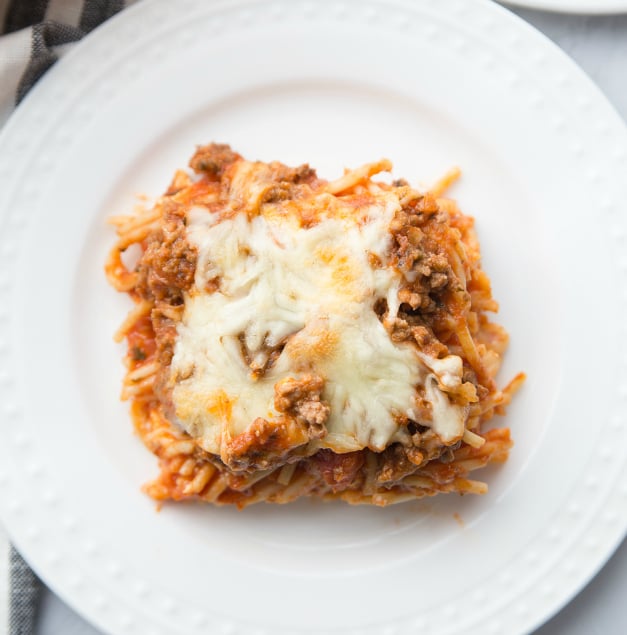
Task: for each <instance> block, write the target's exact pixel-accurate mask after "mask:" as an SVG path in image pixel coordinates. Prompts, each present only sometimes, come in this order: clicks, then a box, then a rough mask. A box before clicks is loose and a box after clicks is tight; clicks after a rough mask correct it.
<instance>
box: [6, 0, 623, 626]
mask: <svg viewBox="0 0 627 635" xmlns="http://www.w3.org/2000/svg"><path fill="white" fill-rule="evenodd" d="M210 140H219V141H228V142H230V143H231V144H232V145H233V146H234V147H235V148H236V149H238V150H239V151H240V152H242V153H243V154H244V155H245V156H248V157H259V158H262V159H266V160H268V159H280V160H282V161H285V162H287V163H298V162H303V161H310V162H311V163H312V165H314V166H317V167H318V168H319V171H320V173H321V174H323V175H325V176H328V177H333V176H336V175H338V174H339V173H340V171H341V169H342V167H343V166H345V165H356V164H358V163H360V162H363V161H367V160H371V159H376V158H378V157H380V156H382V155H385V156H389V157H390V158H392V159H394V161H395V165H396V168H395V174H397V175H399V176H400V175H403V176H406V177H408V178H410V179H419V180H421V181H424V182H429V181H431V180H433V179H434V178H435V177H437V176H438V175H440V174H441V173H442V172H443V170H444V169H446V168H447V167H449V166H451V165H452V164H459V165H461V166H462V167H463V169H464V178H463V182H462V183H460V184H459V185H458V186H456V187H455V190H454V192H453V194H454V195H455V196H456V197H457V198H458V200H459V201H460V204H461V206H462V208H463V209H464V210H465V211H466V212H468V213H471V214H474V215H475V216H476V218H477V224H478V230H479V233H480V238H481V241H482V245H483V252H484V263H485V267H486V269H487V271H488V272H489V273H490V274H491V276H492V279H493V283H494V291H495V295H496V297H497V298H498V299H499V300H500V301H501V305H502V312H501V315H500V321H501V322H502V323H503V324H505V325H506V326H507V327H508V329H509V330H510V332H511V336H512V345H511V348H510V351H509V353H508V356H507V361H506V365H505V368H504V372H503V375H502V377H503V380H505V379H506V378H508V377H509V376H511V375H512V374H513V372H515V371H517V370H519V369H522V370H525V371H526V372H527V373H528V375H529V380H528V382H527V384H526V386H525V387H524V389H523V391H522V392H521V394H519V395H518V396H517V398H516V400H515V403H514V404H513V406H512V407H511V409H510V412H509V415H508V417H507V424H508V425H510V426H511V428H512V431H513V435H514V437H515V439H516V446H515V449H514V451H513V453H512V456H511V460H510V461H509V462H508V463H507V464H506V465H505V466H503V467H502V468H498V469H491V470H489V471H486V473H485V477H486V478H487V479H488V480H489V483H490V493H489V494H488V495H486V496H485V497H481V498H476V497H464V498H460V497H453V496H450V497H440V498H439V499H433V500H430V501H426V502H417V503H415V504H408V505H403V506H397V507H391V508H387V509H369V508H350V507H348V506H344V505H342V504H337V505H336V504H328V505H324V504H316V503H310V502H301V503H298V504H295V505H291V506H285V507H273V506H258V507H256V508H251V509H247V510H245V511H244V512H238V511H237V510H234V509H224V508H222V509H214V508H210V507H194V506H186V505H179V506H166V507H165V508H164V509H163V510H162V511H161V512H160V513H156V511H155V505H154V504H153V503H152V502H151V501H150V500H148V499H147V498H146V497H144V496H143V495H142V494H141V493H140V490H139V488H140V485H141V483H142V482H143V481H145V480H147V479H148V478H150V477H151V476H153V475H155V474H156V465H155V461H154V460H153V457H152V456H150V455H149V454H148V452H147V451H146V450H144V449H143V447H141V445H140V443H139V441H138V440H137V439H136V438H135V437H134V436H133V434H132V432H131V425H130V422H129V418H128V415H127V408H126V406H125V405H123V404H120V403H119V402H118V399H117V395H118V393H119V382H120V379H121V376H122V366H121V361H120V358H121V355H122V350H121V348H119V347H116V346H114V345H113V344H112V342H111V334H112V332H113V331H114V329H115V328H116V325H117V324H118V323H119V321H120V319H121V318H122V317H123V315H124V312H125V309H126V307H127V303H126V300H125V298H123V297H121V296H118V295H116V294H115V293H114V292H113V291H112V290H110V289H109V288H108V287H107V285H106V283H105V280H104V276H103V272H102V263H103V261H104V259H105V254H106V251H107V249H108V247H109V245H110V244H111V242H112V240H113V236H112V233H111V231H110V230H109V229H108V228H107V227H106V225H105V218H106V216H107V215H108V214H111V213H120V212H124V211H125V210H128V209H130V207H131V206H132V205H133V204H134V195H135V194H137V193H150V194H157V193H160V192H161V191H162V190H163V189H164V186H165V185H166V184H167V182H168V180H169V178H170V176H171V174H172V172H173V170H174V169H175V168H176V167H178V166H181V165H184V164H185V162H186V161H187V158H188V157H189V155H190V154H191V152H192V150H193V147H194V145H195V144H197V143H203V142H208V141H210ZM626 171H627V134H626V132H625V127H624V125H623V124H622V123H621V121H620V120H619V118H618V117H617V116H616V114H615V113H614V112H613V111H612V109H611V108H610V107H609V106H608V104H607V103H606V102H605V100H604V99H603V98H602V97H601V96H600V95H599V93H598V91H597V90H596V89H595V88H594V86H593V85H592V84H591V83H590V82H589V81H588V80H587V79H586V78H585V76H584V75H583V74H582V73H581V72H580V71H579V70H577V68H575V67H574V65H573V64H572V63H571V62H570V61H569V60H568V59H567V58H566V57H565V56H564V55H562V54H561V53H560V52H559V51H558V50H557V49H556V48H555V47H553V46H552V45H551V44H550V43H549V42H548V41H547V40H545V39H544V38H543V37H542V36H540V35H539V34H537V33H536V32H535V31H534V30H532V29H531V28H530V27H528V26H527V25H525V24H524V23H523V22H521V21H520V20H519V19H517V18H516V17H515V16H513V15H511V14H510V13H509V12H507V11H505V10H503V9H501V8H499V7H498V6H497V5H495V4H493V3H490V2H484V1H479V0H477V1H473V2H470V1H469V0H446V1H440V2H435V1H432V0H407V1H403V0H393V1H389V2H381V1H378V0H372V1H368V2H355V3H349V2H346V3H337V2H325V1H323V2H300V1H292V0H274V1H273V2H244V1H241V0H237V1H231V2H217V1H214V2H206V1H203V0H187V1H186V2H177V3H172V2H168V1H167V0H161V1H155V2H149V3H140V4H139V5H137V6H135V7H133V8H131V9H130V10H128V11H125V12H124V13H123V14H122V15H121V16H120V17H118V18H115V19H113V20H112V21H111V22H110V23H108V24H106V25H105V26H104V27H103V28H102V29H99V30H98V31H97V32H96V33H94V34H93V35H92V36H90V37H89V38H88V39H87V40H86V41H85V42H84V43H83V44H82V45H81V46H80V47H78V48H77V49H76V50H75V51H73V52H72V53H70V54H69V55H68V56H67V58H66V59H65V60H64V61H63V62H62V63H60V64H59V65H58V66H56V67H55V68H53V69H52V70H51V71H50V73H49V74H48V75H47V76H46V78H45V79H44V80H43V81H42V82H41V83H40V84H39V85H38V86H37V87H36V89H35V90H34V91H33V93H32V94H31V95H30V96H29V97H28V98H27V100H26V101H25V102H24V103H23V105H22V106H21V107H20V109H19V110H18V112H17V113H16V114H15V116H14V118H13V119H12V121H11V122H10V124H9V126H8V127H7V128H6V130H5V131H4V133H3V136H2V138H1V140H0V175H1V176H0V182H2V183H3V187H2V189H1V191H0V197H1V199H0V203H1V205H0V209H2V210H3V214H2V221H1V222H2V225H1V233H0V235H1V238H0V319H1V320H2V325H3V327H2V331H1V341H0V346H1V348H0V351H1V353H0V409H1V413H2V418H1V429H0V499H1V513H2V518H3V520H4V522H5V523H6V526H7V528H8V530H9V532H10V534H11V536H12V538H13V540H14V541H15V542H16V543H17V545H18V547H19V548H20V549H21V551H22V552H23V553H24V554H25V555H26V557H27V558H28V559H29V561H30V562H31V563H32V565H33V566H34V567H35V569H36V570H37V571H38V573H39V574H40V575H41V576H42V577H43V578H44V580H45V581H46V582H47V583H48V584H50V586H52V588H54V589H55V590H56V591H57V592H58V593H59V594H60V595H61V596H62V597H63V598H64V599H65V600H66V601H68V602H69V603H70V604H71V605H73V606H74V607H75V608H76V609H77V610H78V611H79V612H81V613H83V614H84V615H85V616H86V617H87V618H88V619H90V620H92V621H93V623H94V624H96V625H98V626H99V627H100V628H102V629H103V630H105V631H108V632H111V633H119V634H127V633H128V634H130V633H142V634H146V635H150V634H158V633H162V634H163V633H169V634H173V633H185V634H186V635H187V634H195V633H206V632H211V633H215V634H221V633H231V634H233V635H239V634H247V635H248V634H251V633H254V634H256V635H260V634H261V633H285V634H288V633H289V634H290V635H294V634H298V633H331V632H338V629H339V630H341V632H343V633H344V632H346V633H367V634H369V635H379V634H381V635H392V634H401V633H415V632H418V631H419V632H421V633H425V634H426V633H460V632H463V633H465V634H472V633H483V634H485V633H488V634H489V633H522V632H526V631H529V630H531V629H533V628H534V627H536V626H537V625H538V624H540V623H541V622H542V621H543V620H544V619H546V618H547V617H548V616H550V615H551V614H552V613H553V612H555V611H556V610H557V609H558V608H559V607H560V606H561V605H563V604H564V603H565V602H566V601H567V600H568V599H569V598H571V597H572V596H573V594H574V593H575V592H576V591H577V590H578V589H580V588H581V587H582V585H584V584H585V583H586V582H587V581H588V580H589V579H590V577H591V576H592V575H593V574H594V573H595V572H596V571H597V570H598V568H599V567H600V566H601V565H602V563H603V562H604V561H605V560H606V558H607V557H608V556H609V555H610V553H611V552H612V550H613V549H614V548H615V546H616V544H617V543H618V541H620V539H621V538H622V537H623V535H624V531H625V527H626V525H627V474H626V471H625V470H626V463H627V443H625V436H626V426H625V413H626V412H627V366H626V364H627V355H626V354H625V343H626V342H627V330H626V323H625V320H624V315H625V314H626V313H627V307H626V289H627V285H626V284H625V283H626V278H627V259H626V257H625V241H626V238H625V236H626V231H625V230H626V227H625V217H626V216H625V213H626V212H627V210H626V209H625V201H627V183H626V182H625V178H624V175H625V173H626ZM454 514H457V515H458V516H457V519H456V517H454ZM459 519H461V521H460V520H459Z"/></svg>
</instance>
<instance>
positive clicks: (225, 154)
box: [189, 143, 242, 181]
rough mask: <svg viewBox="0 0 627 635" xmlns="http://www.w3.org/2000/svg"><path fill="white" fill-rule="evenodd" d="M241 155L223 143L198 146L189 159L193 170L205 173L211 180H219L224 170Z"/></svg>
mask: <svg viewBox="0 0 627 635" xmlns="http://www.w3.org/2000/svg"><path fill="white" fill-rule="evenodd" d="M241 158H242V157H241V156H240V155H239V154H237V152H233V150H231V146H228V145H226V144H223V143H210V144H209V145H206V146H200V147H199V148H198V149H197V150H196V152H195V153H194V156H193V157H192V158H191V159H190V161H189V167H190V168H192V170H194V172H197V173H199V174H200V173H202V174H205V175H206V176H207V177H208V178H209V179H211V180H213V181H220V180H221V179H222V176H223V175H224V173H225V172H226V170H227V169H228V168H229V167H230V166H231V165H233V164H234V163H235V162H236V161H238V160H240V159H241Z"/></svg>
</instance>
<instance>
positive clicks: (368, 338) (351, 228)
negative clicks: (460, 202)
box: [171, 164, 465, 454]
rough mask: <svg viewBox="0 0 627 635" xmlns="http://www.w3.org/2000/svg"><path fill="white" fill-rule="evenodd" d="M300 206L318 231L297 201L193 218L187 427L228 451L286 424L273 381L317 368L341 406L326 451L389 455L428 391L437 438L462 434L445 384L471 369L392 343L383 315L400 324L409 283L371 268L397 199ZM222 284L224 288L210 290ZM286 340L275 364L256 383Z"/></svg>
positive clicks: (319, 200)
mask: <svg viewBox="0 0 627 635" xmlns="http://www.w3.org/2000/svg"><path fill="white" fill-rule="evenodd" d="M249 165H250V164H249ZM257 189H259V188H254V187H252V186H250V185H249V186H248V191H249V193H251V192H252V191H253V190H254V191H255V192H256V190H257ZM251 196H252V194H251ZM253 198H255V201H257V200H259V199H258V197H257V196H256V195H255V196H254V197H253ZM241 200H242V199H241V197H240V198H239V199H238V201H237V203H238V206H240V210H241V209H242V208H241ZM303 205H307V206H308V209H311V207H312V205H313V206H314V207H315V208H316V209H317V210H319V211H320V210H322V213H321V216H320V217H319V218H321V220H319V222H318V223H317V224H315V225H313V226H311V227H302V226H301V221H300V219H301V218H302V216H301V215H300V213H299V210H298V207H297V206H296V204H295V202H294V201H289V202H288V203H284V204H276V205H264V206H263V207H262V209H261V211H260V210H258V209H255V211H254V213H251V206H249V207H248V208H247V209H246V206H244V210H245V211H246V212H247V213H244V211H239V212H238V213H235V214H230V215H225V216H224V217H220V216H219V215H218V214H214V213H211V212H209V211H208V210H206V209H203V208H202V207H194V208H192V209H191V210H190V211H189V212H188V216H187V223H188V224H187V237H188V240H189V241H190V242H191V243H192V244H194V245H195V246H196V247H197V249H198V264H197V269H196V274H195V286H196V289H195V290H194V291H193V292H192V293H190V294H189V295H188V296H187V297H186V299H185V311H184V317H183V320H182V321H181V323H180V324H179V325H178V338H177V343H176V347H175V352H174V357H173V360H172V365H171V369H172V370H171V372H172V379H173V383H174V390H173V399H174V405H175V408H176V414H177V417H178V419H179V421H180V422H181V423H182V425H183V426H184V427H185V429H186V430H187V431H188V432H189V433H190V434H192V435H193V436H195V437H197V438H201V439H202V445H203V447H204V448H205V449H206V450H207V451H209V452H212V453H215V454H220V448H221V445H222V444H223V443H224V442H225V440H228V439H229V438H232V437H233V436H235V435H237V434H240V433H241V432H243V431H244V430H245V429H246V428H247V427H248V426H249V425H250V423H252V422H253V421H254V420H255V419H256V418H257V417H263V418H265V419H267V420H268V421H273V420H276V419H277V418H279V416H280V415H279V413H277V412H276V411H275V409H274V405H273V404H274V386H275V384H277V383H278V382H279V381H282V380H284V379H286V378H288V377H294V378H298V377H299V376H302V375H304V374H306V373H309V372H315V373H316V374H319V375H320V376H322V377H323V378H324V379H325V387H324V393H323V399H324V400H326V401H327V402H328V404H329V405H330V416H329V419H328V421H327V423H326V427H327V430H328V433H327V435H326V436H325V437H324V438H323V439H321V440H318V441H316V444H317V447H330V448H332V449H334V450H335V451H337V452H347V451H351V450H358V449H362V448H364V447H370V448H371V449H373V450H376V451H381V450H382V449H384V448H385V447H386V446H387V445H388V444H389V443H391V442H392V441H397V440H402V438H403V434H405V435H407V433H406V432H404V431H403V430H399V424H398V422H397V421H398V417H399V416H400V417H403V416H408V417H413V416H414V407H415V397H416V386H418V385H422V386H424V387H425V395H426V398H427V399H428V400H429V401H430V402H431V404H432V410H433V424H432V425H433V428H434V430H435V431H436V433H438V434H442V438H443V440H444V439H445V440H447V441H449V442H450V440H451V439H452V438H454V437H456V438H460V437H461V434H462V433H463V429H464V418H465V415H464V413H462V412H461V411H460V409H459V408H457V407H456V406H453V405H451V404H450V402H449V400H448V397H447V396H446V395H445V394H444V393H443V392H442V390H441V389H440V387H438V384H439V385H440V386H441V388H442V389H443V390H445V389H446V387H447V386H450V385H451V381H454V378H458V377H461V360H460V359H459V358H456V360H458V361H456V360H455V359H452V356H451V357H449V358H446V359H447V360H449V361H446V360H434V359H431V358H427V357H426V356H425V355H423V354H421V353H419V352H418V351H417V350H416V349H415V347H414V346H413V345H410V344H397V343H394V342H392V340H391V339H390V337H389V334H388V333H387V331H386V330H385V328H384V326H383V325H382V324H381V322H380V321H379V319H378V317H377V315H376V313H375V312H374V305H375V303H376V302H377V300H379V299H386V300H387V302H388V307H389V311H390V314H391V315H392V316H394V315H395V314H396V311H397V310H398V297H397V296H398V288H399V284H400V282H401V279H400V274H399V273H398V271H397V270H395V269H394V268H393V267H390V266H385V265H383V266H381V267H373V266H372V264H371V259H372V256H376V258H377V259H378V260H379V262H381V263H386V261H387V260H388V253H389V249H390V241H391V237H390V233H389V229H388V228H389V225H390V222H391V220H392V218H393V217H394V214H395V213H396V211H397V210H398V209H399V202H398V199H397V198H396V196H395V195H394V193H393V192H379V193H377V195H376V199H375V200H373V204H372V205H370V206H367V207H364V208H359V209H358V210H356V209H355V208H353V207H350V208H349V207H348V205H347V204H345V203H342V202H341V199H339V198H336V197H333V196H331V195H329V194H328V193H320V194H319V195H317V196H316V200H313V201H312V200H311V199H308V200H307V201H305V202H303ZM215 280H218V281H219V289H218V290H217V291H214V292H206V291H204V289H206V288H207V284H208V283H209V282H210V281H215ZM242 342H243V344H244V345H245V346H243V345H242ZM279 345H284V348H283V349H282V351H281V353H280V355H278V358H277V359H276V360H275V361H274V363H273V365H272V366H271V367H270V368H268V369H267V370H266V372H265V373H263V374H262V375H261V376H259V375H258V374H255V373H254V372H253V370H254V368H259V367H262V366H263V365H264V363H265V361H266V359H267V356H268V352H269V349H272V348H274V347H277V346H279ZM244 351H246V354H247V355H248V357H249V360H252V364H250V365H249V364H248V363H247V361H246V360H245V357H244ZM436 376H437V378H436ZM460 422H461V429H460Z"/></svg>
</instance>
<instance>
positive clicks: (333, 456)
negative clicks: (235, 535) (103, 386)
mask: <svg viewBox="0 0 627 635" xmlns="http://www.w3.org/2000/svg"><path fill="white" fill-rule="evenodd" d="M190 167H191V168H192V173H188V172H184V171H178V172H177V173H176V174H175V176H174V178H173V180H172V183H171V184H170V186H169V188H168V189H167V191H166V193H165V194H164V195H163V196H162V197H161V198H160V199H159V200H158V201H157V203H156V204H155V205H154V206H153V207H152V208H151V209H149V210H144V211H142V212H140V213H137V214H133V215H129V216H122V217H114V218H113V219H112V222H113V224H114V225H115V226H116V229H117V233H118V240H117V242H116V244H115V246H114V247H113V249H112V251H111V252H110V255H109V258H108V261H107V264H106V272H107V275H108V278H109V280H110V282H111V284H112V285H113V286H114V287H115V288H116V289H117V290H119V291H122V292H125V293H127V294H128V295H129V296H130V297H131V298H132V300H133V303H134V307H133V309H132V310H131V311H130V313H129V315H128V316H127V318H126V320H124V322H123V324H122V326H121V327H120V329H119V330H118V332H117V334H116V339H117V340H118V341H121V340H123V339H124V338H126V341H127V353H126V356H125V364H126V367H127V373H126V377H125V379H124V384H123V390H122V397H123V399H128V400H130V402H131V412H132V417H133V421H134V424H135V429H136V430H137V433H138V434H139V436H140V438H141V439H142V441H143V442H144V444H145V445H146V447H147V448H148V449H149V450H150V451H152V452H153V453H154V454H155V455H156V456H157V457H158V458H159V465H160V470H161V471H160V474H159V476H158V477H157V479H156V480H154V481H153V482H151V483H149V484H148V485H146V486H145V489H146V491H147V493H148V494H150V495H151V496H152V497H154V498H155V499H157V500H167V499H173V500H183V499H196V500H202V501H207V502H211V503H215V504H227V503H233V504H236V505H238V506H240V507H243V506H246V505H249V504H251V503H256V502H261V501H265V502H275V503H287V502H291V501H293V500H295V499H297V498H299V497H302V496H315V497H320V498H323V499H342V500H344V501H347V502H349V503H370V504H376V505H386V504H389V503H397V502H402V501H406V500H412V499H416V498H420V497H423V496H432V495H435V494H438V493H444V492H457V493H460V494H465V493H473V494H482V493H485V492H486V491H487V486H486V485H485V484H484V483H482V482H479V481H476V480H471V479H470V478H468V476H469V473H470V472H471V471H473V470H476V469H478V468H481V467H483V466H485V465H486V464H488V463H490V462H502V461H504V460H505V459H506V458H507V455H508V452H509V449H510V447H511V445H512V442H511V439H510V433H509V430H508V429H507V428H492V429H489V430H485V429H483V428H484V424H485V422H486V421H488V420H489V419H490V418H492V416H493V415H495V414H499V415H502V414H504V409H505V406H506V405H507V404H508V403H509V402H510V400H511V397H512V395H513V394H514V392H515V391H516V389H517V388H518V387H519V386H520V384H521V383H522V381H523V380H524V376H523V375H522V374H519V375H517V376H516V377H515V378H514V379H513V380H512V381H511V382H510V383H509V384H508V385H507V386H506V387H505V388H503V389H502V390H499V389H498V388H497V385H496V382H495V376H496V374H497V372H498V369H499V366H500V362H501V356H502V354H503V352H504V351H505V349H506V347H507V343H508V336H507V334H506V332H505V330H504V329H503V328H502V327H501V326H499V325H497V324H495V323H493V322H491V321H490V320H489V319H488V317H487V315H486V314H487V313H489V312H494V311H496V310H497V309H498V306H497V304H496V302H495V300H494V299H493V298H492V294H491V288H490V282H489V279H488V277H487V276H486V274H485V273H484V272H483V270H482V269H481V266H480V251H479V244H478V242H477V238H476V235H475V232H474V229H473V219H472V218H471V217H469V216H466V215H464V214H462V213H461V211H460V210H459V208H458V207H457V205H456V203H455V202H454V201H453V200H451V199H449V198H444V196H443V194H444V191H445V190H446V188H447V187H448V185H449V184H450V183H451V182H452V181H453V180H454V179H455V178H456V177H457V176H458V173H457V172H456V171H452V172H451V173H449V174H448V175H446V177H445V178H443V179H442V180H441V181H440V182H439V183H438V184H436V186H434V187H433V188H431V190H430V191H428V192H422V191H419V190H417V189H415V188H413V187H411V186H410V185H409V184H408V183H407V182H406V181H404V180H402V179H401V180H396V181H394V182H393V183H392V184H388V183H385V182H383V181H379V180H376V181H375V180H373V177H374V176H376V175H377V174H379V173H381V172H388V171H390V170H391V169H392V165H391V163H390V162H389V161H387V160H380V161H378V162H375V163H371V164H367V165H364V166H362V167H360V168H357V169H354V170H348V171H346V172H345V174H344V175H342V176H341V177H339V178H338V179H336V180H334V181H326V180H324V179H321V178H319V177H318V175H317V174H316V172H315V171H314V170H313V169H312V168H310V167H309V166H307V165H303V166H299V167H296V168H291V167H288V166H286V165H283V164H282V163H279V162H271V163H264V162H261V161H254V162H253V161H247V160H245V159H244V158H242V157H241V156H240V155H239V154H237V153H236V152H234V151H233V150H232V149H231V148H230V147H229V146H227V145H221V144H210V145H208V146H203V147H199V148H198V149H197V151H196V153H195V154H194V156H193V157H192V159H191V161H190ZM133 249H135V251H136V252H138V253H137V254H136V256H137V259H136V262H131V261H132V260H133V258H132V254H131V253H130V252H132V251H133Z"/></svg>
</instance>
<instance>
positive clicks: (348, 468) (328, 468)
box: [308, 450, 364, 491]
mask: <svg viewBox="0 0 627 635" xmlns="http://www.w3.org/2000/svg"><path fill="white" fill-rule="evenodd" d="M363 465H364V452H363V451H362V452H347V453H346V454H335V452H333V451H332V450H319V451H318V452H316V454H314V455H313V456H312V457H311V459H310V461H309V464H308V468H309V469H310V470H313V471H316V472H317V473H318V474H320V475H321V476H322V478H323V479H324V481H325V482H326V483H327V484H328V485H330V486H331V488H332V489H333V491H341V490H343V489H346V488H347V487H349V486H350V487H355V486H356V485H357V484H358V482H359V481H358V474H359V472H360V470H361V468H362V467H363Z"/></svg>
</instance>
